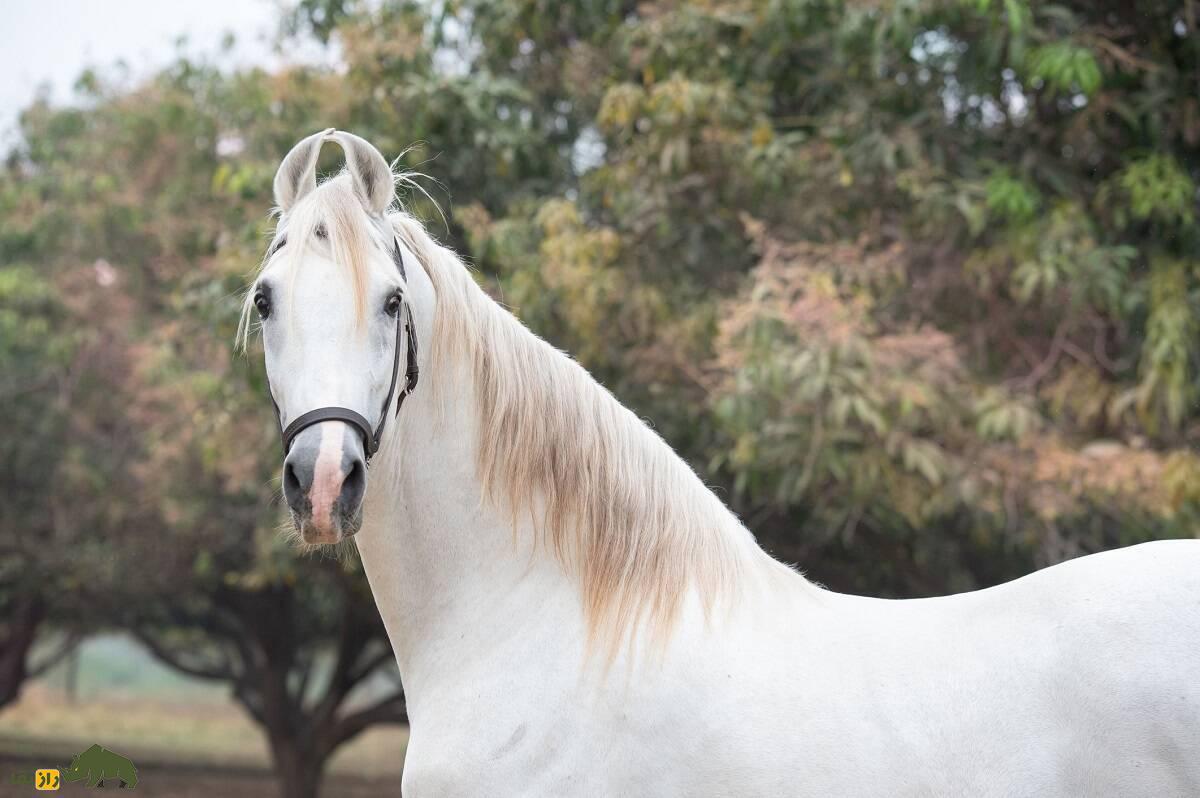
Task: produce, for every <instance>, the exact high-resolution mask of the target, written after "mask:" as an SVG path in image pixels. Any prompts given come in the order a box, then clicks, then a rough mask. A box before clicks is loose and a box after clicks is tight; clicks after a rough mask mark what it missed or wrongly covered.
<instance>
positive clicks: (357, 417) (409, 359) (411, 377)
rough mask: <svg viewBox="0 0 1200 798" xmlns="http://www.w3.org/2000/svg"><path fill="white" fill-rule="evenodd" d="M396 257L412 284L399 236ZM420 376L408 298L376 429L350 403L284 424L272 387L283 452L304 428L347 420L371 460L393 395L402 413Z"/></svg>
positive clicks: (402, 273) (403, 305) (398, 324)
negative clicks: (401, 381)
mask: <svg viewBox="0 0 1200 798" xmlns="http://www.w3.org/2000/svg"><path fill="white" fill-rule="evenodd" d="M392 259H393V260H394V261H395V262H396V268H398V269H399V270H400V276H401V277H402V278H403V279H404V282H405V285H406V286H407V284H408V274H407V272H406V271H405V269H404V254H403V252H402V251H401V249H400V241H399V240H398V239H397V240H395V244H394V248H393V250H392ZM405 334H407V337H408V351H407V356H406V363H405V367H404V387H403V388H401V389H400V393H399V396H397V394H396V383H397V381H398V380H399V378H400V344H401V343H402V340H403V338H404V337H405ZM419 377H420V368H419V367H418V365H417V331H416V328H415V327H414V325H413V317H412V308H411V307H410V306H409V304H408V300H407V299H405V300H403V302H402V303H401V305H400V309H399V311H397V313H396V346H395V350H394V352H393V354H392V381H391V384H390V385H389V386H388V392H387V396H386V397H385V398H384V400H383V408H382V409H381V410H380V413H379V424H378V425H377V426H376V427H375V428H374V429H372V428H371V422H370V421H368V420H367V419H366V418H365V417H363V415H362V414H361V413H358V412H356V411H354V410H351V409H350V408H348V407H318V408H317V409H315V410H309V411H308V412H307V413H301V414H300V415H299V416H296V418H295V419H293V420H292V422H291V423H290V424H288V425H287V426H286V427H284V426H283V419H282V417H281V416H280V414H279V405H278V403H276V401H275V392H274V391H271V404H272V405H273V406H274V408H275V420H276V421H277V422H278V423H279V425H280V431H279V434H280V437H281V438H282V440H283V455H284V457H287V453H288V452H289V451H290V450H291V448H292V441H294V440H295V439H296V436H297V435H299V434H300V433H301V432H303V431H304V430H306V429H308V428H309V427H311V426H312V425H314V424H320V423H321V422H322V421H343V422H345V423H347V424H349V425H350V426H352V427H354V428H355V429H356V430H358V433H359V435H361V436H362V439H363V451H364V453H365V454H366V459H367V460H370V459H371V455H373V454H375V452H377V451H379V442H380V441H381V440H382V439H383V430H384V428H385V427H386V426H387V420H388V409H389V408H390V407H391V404H392V399H393V397H394V398H395V399H396V415H397V416H398V415H400V408H401V406H402V405H403V404H404V400H405V399H406V398H408V395H409V394H411V393H412V392H413V390H414V389H415V388H416V387H417V380H418V378H419ZM269 382H270V380H268V383H269Z"/></svg>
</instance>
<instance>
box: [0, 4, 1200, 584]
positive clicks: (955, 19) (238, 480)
mask: <svg viewBox="0 0 1200 798" xmlns="http://www.w3.org/2000/svg"><path fill="white" fill-rule="evenodd" d="M1198 15H1200V8H1198V4H1197V3H1195V2H1194V0H1188V2H1184V3H1178V2H1171V3H1167V2H1164V1H1161V0H1149V2H1144V3H1138V4H1136V8H1135V7H1134V4H1130V3H1126V2H1116V0H1100V2H1087V3H1084V2H1057V3H1049V2H1041V1H1040V0H1038V1H1037V2H1014V1H1012V0H897V1H896V2H885V1H884V0H701V1H699V2H686V3H685V2H679V1H676V0H645V1H644V2H634V1H633V0H625V1H624V2H621V1H620V0H589V1H588V2H557V1H555V2H550V1H549V0H502V1H501V2H493V1H492V0H488V1H487V2H484V1H483V0H447V1H446V2H439V3H426V2H416V1H415V0H413V1H395V0H384V2H370V3H368V2H363V1H362V0H302V2H298V3H293V4H291V5H290V6H289V7H288V9H287V11H286V13H285V15H284V18H283V20H282V27H281V37H282V39H281V43H282V46H284V47H288V46H290V45H291V44H292V43H297V42H300V43H305V44H309V45H312V44H314V43H315V45H316V46H328V47H331V48H335V50H334V52H336V53H338V59H337V60H338V64H337V65H336V66H335V67H313V66H296V67H291V68H288V69H286V70H283V71H280V72H277V73H268V72H265V71H261V70H246V71H241V72H233V73H230V72H225V71H222V70H220V69H219V68H218V63H219V61H220V57H219V55H216V56H213V57H212V58H209V59H205V58H197V57H182V56H181V57H180V59H179V60H178V61H177V62H176V63H174V64H172V65H170V66H169V67H167V68H165V69H164V70H162V71H161V72H160V73H159V74H157V75H156V76H154V77H153V78H152V79H150V80H148V81H145V82H140V83H136V84H129V83H125V82H121V81H120V80H115V79H110V78H108V77H107V76H106V75H105V74H104V73H103V72H98V73H97V72H91V73H89V74H88V75H86V76H84V78H83V79H81V80H80V83H79V91H80V93H81V97H80V100H81V101H80V102H79V103H78V104H77V105H76V106H73V107H68V108H56V107H49V106H47V105H45V104H43V103H38V104H35V105H34V106H32V107H30V108H29V109H27V110H26V111H25V113H24V114H23V116H22V119H21V131H22V135H23V139H24V141H23V143H22V144H21V145H19V146H18V147H17V148H15V149H14V150H13V151H12V152H10V153H9V154H8V156H7V158H6V161H5V167H4V169H3V173H2V174H0V329H2V330H3V336H2V337H0V356H2V357H3V362H2V364H0V366H2V369H0V370H2V372H3V380H4V381H3V383H0V386H2V387H0V390H3V391H4V392H5V393H4V397H5V398H4V401H5V402H6V404H5V412H6V414H7V417H6V420H8V421H10V422H12V421H13V419H14V418H16V419H20V421H19V423H15V422H14V428H17V427H19V428H20V429H21V430H22V431H23V435H21V436H8V438H11V440H9V439H8V438H6V442H5V445H6V446H12V447H16V448H20V449H22V452H23V453H21V454H20V455H19V456H20V457H23V458H26V461H28V465H22V466H20V468H19V469H18V468H17V467H16V466H15V465H13V466H12V467H11V470H10V471H5V472H4V477H3V478H4V480H5V491H6V495H9V492H10V491H12V490H16V487H11V486H19V487H20V489H21V490H22V491H24V493H22V494H21V495H22V496H23V497H24V498H22V499H21V501H22V502H24V504H16V503H14V504H12V505H10V506H9V507H7V508H5V511H12V512H13V513H16V515H15V516H6V517H5V520H4V523H5V534H6V536H15V534H16V530H17V529H18V528H29V529H32V528H35V527H37V525H39V524H44V523H45V520H46V519H48V518H50V517H51V516H52V513H53V516H54V517H56V518H59V519H60V521H59V522H60V523H61V524H64V525H65V526H64V527H63V528H64V529H67V528H70V529H75V530H86V534H84V539H85V543H86V539H88V538H89V536H90V539H92V540H94V541H96V542H95V543H94V545H101V541H113V540H120V539H121V535H122V534H125V535H132V536H140V539H142V540H143V545H144V541H145V540H149V541H150V544H149V545H150V547H151V548H154V547H157V548H158V549H161V550H162V556H163V557H166V558H167V559H169V560H171V561H172V562H173V561H174V560H175V559H178V558H186V559H187V562H186V563H185V565H187V566H188V567H189V568H192V569H199V570H198V571H197V574H198V573H199V571H203V570H205V569H216V570H217V571H218V572H223V571H225V570H228V571H229V572H231V573H238V574H243V573H246V572H247V569H248V572H249V573H253V574H257V576H256V577H255V578H256V579H262V580H266V582H267V583H270V584H280V582H279V581H278V580H281V579H284V576H282V574H285V573H288V572H289V571H288V570H287V569H283V570H282V571H279V570H275V569H274V566H270V565H269V563H270V562H273V560H272V558H270V557H266V556H265V555H263V553H262V552H261V551H260V550H259V549H257V548H253V547H252V548H249V549H247V548H246V541H248V540H254V539H256V536H262V535H269V534H270V530H271V527H272V526H273V524H274V522H275V520H276V514H275V511H274V510H272V509H271V499H272V497H273V494H274V488H273V486H272V480H273V478H274V477H273V474H274V473H275V471H276V470H277V468H278V460H279V458H278V451H277V445H278V444H277V439H276V430H275V429H274V427H273V423H274V421H273V418H272V417H271V413H270V410H269V405H268V403H267V401H266V389H265V383H264V379H263V376H262V373H261V368H260V366H259V363H258V358H256V357H254V356H251V357H250V358H248V359H241V358H236V357H233V356H232V355H231V352H230V342H231V340H232V338H233V329H234V323H235V316H236V313H237V299H238V295H239V290H240V289H241V287H242V285H243V283H244V281H245V277H246V275H247V273H248V272H249V271H250V269H251V268H252V267H253V265H254V264H255V263H256V261H257V259H258V258H259V257H260V256H261V253H262V248H263V243H264V236H265V234H266V232H267V230H268V229H269V226H270V223H269V219H268V217H267V209H268V207H269V206H270V204H271V199H270V193H269V192H270V181H271V177H272V175H273V172H274V169H275V166H276V165H277V163H278V161H279V159H280V157H281V156H282V155H283V154H284V153H286V151H287V150H288V148H289V147H290V146H291V145H292V144H293V143H294V142H295V141H296V140H297V139H299V138H300V137H301V136H303V135H306V134H307V133H309V132H311V131H313V130H318V129H321V128H324V127H327V126H337V127H340V128H345V129H350V130H354V131H355V132H358V133H360V134H361V135H363V136H365V137H367V138H369V139H370V140H372V141H373V142H375V143H376V144H377V145H378V146H379V147H380V148H381V149H382V150H383V151H384V152H385V153H387V154H389V155H391V156H399V155H400V154H401V153H404V155H403V157H402V158H401V160H400V164H401V165H402V166H405V167H407V168H411V169H415V170H419V171H422V172H425V173H427V174H429V175H430V176H432V177H433V178H435V179H436V181H426V183H425V186H426V187H427V188H428V189H429V191H430V192H431V194H432V195H433V196H434V198H435V199H437V200H439V201H440V202H441V203H442V204H443V205H445V206H446V208H447V211H448V214H447V215H448V217H449V220H448V224H447V225H445V226H443V225H442V221H441V218H440V217H439V216H438V214H437V212H436V211H435V210H434V208H433V206H432V204H431V203H430V202H429V200H428V199H427V198H426V197H424V196H422V195H421V194H419V193H417V194H412V195H411V196H407V197H406V198H405V200H406V202H407V203H408V204H409V206H410V207H411V208H413V209H415V210H416V212H418V213H419V214H421V215H422V216H424V217H425V218H427V219H428V220H429V221H430V224H431V229H432V230H433V231H434V232H435V233H437V234H439V235H441V236H443V237H444V238H446V239H447V240H448V241H450V242H451V243H452V244H453V245H455V246H456V247H457V248H458V249H459V250H460V251H461V252H462V253H463V254H464V256H466V257H467V258H468V260H469V261H470V262H472V263H473V264H474V265H475V266H476V267H477V270H478V276H479V279H480V280H481V281H482V282H483V283H485V285H486V286H487V287H488V289H489V290H491V291H493V293H494V295H495V296H496V297H497V299H499V300H501V301H503V302H505V303H506V304H507V305H508V306H510V307H511V308H512V309H513V310H514V312H516V313H517V314H518V315H519V316H520V317H521V318H522V319H523V320H524V321H525V322H526V323H528V324H529V325H530V326H532V327H533V328H534V329H535V330H536V331H537V332H539V333H540V334H542V335H543V336H545V337H546V338H548V339H549V340H550V341H552V342H553V343H555V344H556V345H558V346H560V347H563V348H565V349H567V350H569V351H571V352H572V353H573V354H574V355H575V356H576V357H578V359H579V360H580V361H581V362H582V363H583V364H584V365H585V366H586V367H587V368H589V369H590V370H591V371H592V372H593V373H594V374H595V375H596V376H597V377H598V378H599V379H600V380H601V381H602V382H604V383H605V384H606V385H607V386H608V387H609V388H611V389H612V390H613V391H615V392H616V393H617V395H618V396H619V397H620V398H621V399H622V400H623V401H625V402H626V403H628V404H629V405H630V406H632V407H633V408H634V409H635V410H636V411H637V412H638V413H639V414H640V415H642V416H644V417H646V418H648V419H650V420H652V422H653V424H654V426H655V428H656V429H657V430H658V431H659V432H660V433H661V434H663V435H664V436H665V437H666V438H667V440H668V441H669V442H670V443H671V444H672V445H673V446H674V447H675V448H676V449H677V450H678V451H679V452H680V453H681V455H682V456H683V457H685V458H686V459H687V460H688V461H689V462H690V463H692V464H693V466H694V467H695V468H696V469H697V470H698V471H699V472H700V473H701V475H702V476H703V478H704V479H705V480H706V481H707V482H708V483H710V484H713V485H715V486H717V488H718V490H721V491H722V495H723V496H725V497H726V498H727V499H728V500H729V501H730V503H731V504H732V505H733V506H734V508H735V509H736V510H737V511H738V512H739V513H740V514H741V515H742V517H743V518H744V519H745V520H746V522H747V523H748V525H749V526H750V527H751V528H752V529H753V530H754V531H755V533H756V534H757V535H758V536H759V538H760V540H761V541H762V542H763V543H764V545H766V546H767V547H768V548H769V549H771V550H772V551H774V552H775V553H777V554H778V555H779V556H781V557H782V558H784V559H786V560H788V561H793V562H798V563H801V564H802V565H803V566H804V567H805V568H806V569H807V570H808V572H809V574H810V575H811V576H812V577H813V578H815V579H818V580H820V581H823V582H825V583H827V584H829V585H831V586H833V587H837V588H841V589H848V590H863V591H871V592H876V593H882V594H886V595H921V594H929V593H941V592H945V591H948V590H955V589H964V588H970V587H977V586H981V585H985V584H990V583H994V582H997V581H1000V580H1002V579H1005V578H1009V577H1012V576H1015V575H1017V574H1020V573H1022V572H1024V571H1027V570H1028V569H1029V568H1031V567H1033V566H1034V565H1039V564H1046V563H1050V562H1054V561H1057V560H1060V559H1063V558H1065V557H1068V556H1073V555H1076V554H1079V553H1084V552H1089V551H1096V550H1099V549H1103V548H1106V547H1110V546H1115V545H1121V544H1128V543H1133V542H1137V541H1142V540H1147V539H1151V538H1157V537H1170V536H1179V535H1191V534H1194V529H1195V523H1196V521H1197V511H1198V508H1200V506H1198V504H1197V502H1198V501H1200V479H1198V478H1200V458H1198V457H1197V455H1196V453H1195V451H1194V445H1195V442H1196V441H1197V439H1198V438H1200V414H1198V412H1197V398H1198V396H1200V395H1198V388H1200V382H1198V381H1200V338H1198V337H1197V335H1196V332H1197V330H1196V322H1195V319H1196V312H1197V303H1198V301H1200V268H1198V267H1200V250H1198V246H1200V235H1198V231H1200V229H1198V225H1197V205H1196V198H1197V194H1196V182H1197V179H1198V177H1200V162H1197V160H1196V151H1197V150H1196V148H1197V146H1200V99H1198V98H1197V95H1196V92H1195V86H1196V76H1197V75H1198V74H1200V31H1198V30H1197V18H1198ZM406 148H407V149H406ZM336 165H337V164H335V163H332V162H330V163H325V162H323V163H322V168H332V167H335V166H336ZM89 346H90V347H91V348H88V347H89ZM81 352H89V353H91V354H89V355H87V356H81V355H80V353H81ZM72 358H74V360H72ZM70 363H77V364H80V365H79V367H77V368H72V367H70V365H69V364H70ZM61 374H67V375H71V376H70V379H67V378H65V377H61V376H52V375H61ZM89 375H90V376H89ZM44 379H45V380H48V381H47V382H46V383H45V384H44V385H43V380H44ZM64 380H66V382H67V383H69V384H70V386H71V390H70V392H69V394H62V393H61V390H62V389H61V386H62V385H63V384H65V383H64ZM25 391H42V392H44V393H43V394H39V395H44V401H39V402H38V403H36V404H33V403H31V402H29V401H26V400H20V401H17V400H15V399H13V398H11V397H15V396H17V395H18V394H20V393H22V392H25ZM13 392H16V393H13ZM31 408H35V409H31ZM85 432H86V433H87V434H84V433H85ZM89 435H90V436H92V437H89ZM18 438H20V439H19V440H18ZM105 441H107V442H108V443H105ZM14 456H16V455H14ZM14 462H15V461H14ZM5 468H6V469H7V468H9V464H7V463H6V465H5ZM22 475H29V476H28V478H26V477H25V476H22ZM48 485H49V486H50V487H47V486H48ZM14 495H15V494H14ZM97 496H102V497H104V498H103V501H101V500H91V499H89V500H88V501H82V500H81V499H80V497H97ZM65 497H74V498H73V499H71V500H70V501H68V498H65ZM64 534H66V533H64ZM81 534H83V533H82V532H81ZM184 541H185V542H186V545H184V543H183V542H184ZM89 545H93V544H89ZM273 556H284V557H285V558H286V557H290V556H292V555H288V554H284V555H273ZM100 559H101V561H103V557H101V558H100ZM196 578H197V583H198V584H203V580H200V579H199V576H198V575H197V577H196ZM239 578H240V577H239Z"/></svg>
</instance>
